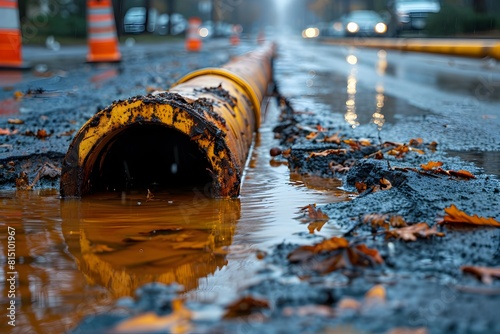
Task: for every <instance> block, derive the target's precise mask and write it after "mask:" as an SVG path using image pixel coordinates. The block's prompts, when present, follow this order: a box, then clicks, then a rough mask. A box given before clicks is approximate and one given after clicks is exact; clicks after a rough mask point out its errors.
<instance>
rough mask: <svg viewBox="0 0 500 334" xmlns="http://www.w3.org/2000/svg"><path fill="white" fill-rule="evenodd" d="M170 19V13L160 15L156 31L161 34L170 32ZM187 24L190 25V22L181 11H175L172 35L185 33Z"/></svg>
mask: <svg viewBox="0 0 500 334" xmlns="http://www.w3.org/2000/svg"><path fill="white" fill-rule="evenodd" d="M169 21H170V17H169V16H168V14H161V15H160V16H159V17H158V23H157V26H156V29H155V33H156V34H159V35H166V34H167V33H168V24H169ZM187 25H188V23H187V21H186V19H185V18H184V16H182V15H181V14H179V13H173V14H172V26H171V27H170V29H171V31H170V34H171V35H179V34H182V33H184V32H185V31H186V29H187Z"/></svg>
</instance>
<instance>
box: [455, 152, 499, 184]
mask: <svg viewBox="0 0 500 334" xmlns="http://www.w3.org/2000/svg"><path fill="white" fill-rule="evenodd" d="M447 153H448V154H449V155H451V156H455V157H459V158H460V159H462V160H465V161H470V162H472V163H474V164H475V165H476V166H477V167H480V168H482V169H483V171H484V172H485V173H486V174H492V175H496V176H497V177H498V178H500V152H498V151H497V152H491V151H447Z"/></svg>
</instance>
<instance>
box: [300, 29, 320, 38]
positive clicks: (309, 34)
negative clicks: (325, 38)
mask: <svg viewBox="0 0 500 334" xmlns="http://www.w3.org/2000/svg"><path fill="white" fill-rule="evenodd" d="M318 36H319V29H318V28H307V29H304V30H303V31H302V37H303V38H316V37H318Z"/></svg>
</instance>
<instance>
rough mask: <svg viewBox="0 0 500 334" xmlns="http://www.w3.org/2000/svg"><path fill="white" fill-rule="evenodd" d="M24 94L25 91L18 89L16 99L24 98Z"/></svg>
mask: <svg viewBox="0 0 500 334" xmlns="http://www.w3.org/2000/svg"><path fill="white" fill-rule="evenodd" d="M23 96H24V94H23V92H20V91H18V90H17V91H15V92H14V98H15V99H16V100H20V99H22V98H23Z"/></svg>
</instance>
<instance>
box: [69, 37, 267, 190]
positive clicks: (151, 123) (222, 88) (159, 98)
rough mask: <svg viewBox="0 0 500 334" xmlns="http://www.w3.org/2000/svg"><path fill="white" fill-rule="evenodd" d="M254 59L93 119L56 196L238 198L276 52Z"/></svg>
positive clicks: (121, 103)
mask: <svg viewBox="0 0 500 334" xmlns="http://www.w3.org/2000/svg"><path fill="white" fill-rule="evenodd" d="M271 49H272V50H273V52H272V55H271V53H270V51H268V50H271ZM259 52H260V53H262V54H264V55H265V56H262V55H260V53H259ZM259 52H258V53H254V54H253V53H251V54H250V55H251V56H249V57H242V58H241V59H238V60H237V61H235V62H232V63H229V66H228V67H229V68H230V69H226V68H222V69H210V70H203V71H199V72H196V74H195V75H188V76H186V78H185V79H183V80H181V82H179V83H178V84H177V85H175V86H174V87H173V88H172V89H170V90H169V91H168V92H157V93H155V94H150V95H147V96H137V97H133V98H130V99H128V100H125V101H118V102H115V103H113V104H112V105H111V106H109V107H107V108H106V109H104V110H102V111H100V112H98V113H97V114H96V115H94V116H93V117H92V118H91V119H90V120H89V121H88V122H87V123H86V124H85V125H84V126H83V127H82V128H81V129H80V131H79V132H78V133H77V135H76V136H75V138H74V139H73V142H72V143H71V145H70V147H69V149H68V152H67V154H66V156H65V159H64V161H63V167H62V172H61V184H60V192H61V196H63V197H81V196H84V195H86V194H89V193H93V192H99V191H126V190H133V189H142V190H146V189H157V188H160V189H169V188H173V187H179V186H181V187H190V186H191V187H193V186H196V187H199V186H200V185H202V186H203V187H204V188H205V192H209V194H210V195H211V196H212V197H220V198H230V197H237V196H238V195H239V192H240V183H241V178H242V173H243V168H244V166H245V162H246V159H247V156H248V152H249V149H250V146H251V144H252V139H253V134H254V132H255V131H256V130H257V129H258V126H259V122H260V104H261V101H262V98H263V97H264V96H265V95H266V88H267V85H268V83H269V82H270V80H271V59H272V57H273V56H274V47H273V48H269V47H266V48H265V49H264V51H259ZM261 62H263V63H261Z"/></svg>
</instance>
